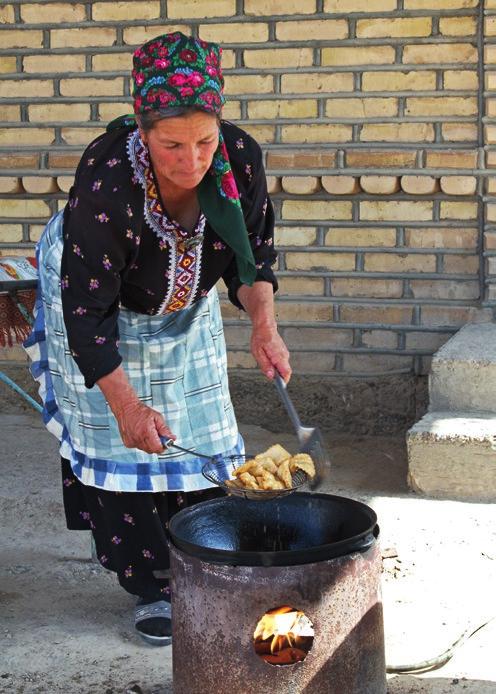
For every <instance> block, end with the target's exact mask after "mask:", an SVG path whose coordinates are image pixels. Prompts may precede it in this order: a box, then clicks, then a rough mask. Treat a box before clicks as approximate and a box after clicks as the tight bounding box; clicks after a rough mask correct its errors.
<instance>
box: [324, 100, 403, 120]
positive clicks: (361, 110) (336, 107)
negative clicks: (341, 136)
mask: <svg viewBox="0 0 496 694" xmlns="http://www.w3.org/2000/svg"><path fill="white" fill-rule="evenodd" d="M396 115H398V99H394V98H384V99H383V98H375V97H370V96H369V97H367V98H365V99H355V98H350V99H328V100H327V101H326V116H328V117H329V118H358V119H363V118H374V117H375V118H376V117H377V116H383V117H387V116H396Z"/></svg>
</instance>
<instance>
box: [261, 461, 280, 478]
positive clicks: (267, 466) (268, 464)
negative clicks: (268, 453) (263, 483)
mask: <svg viewBox="0 0 496 694" xmlns="http://www.w3.org/2000/svg"><path fill="white" fill-rule="evenodd" d="M257 463H258V466H259V467H260V468H263V469H264V470H268V471H269V472H271V473H272V474H273V475H275V474H276V472H277V465H276V464H275V463H274V461H273V460H272V458H260V459H258V458H257Z"/></svg>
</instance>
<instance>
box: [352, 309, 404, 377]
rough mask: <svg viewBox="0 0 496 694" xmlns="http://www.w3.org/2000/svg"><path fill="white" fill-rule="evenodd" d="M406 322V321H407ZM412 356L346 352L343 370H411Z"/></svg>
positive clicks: (362, 371)
mask: <svg viewBox="0 0 496 694" xmlns="http://www.w3.org/2000/svg"><path fill="white" fill-rule="evenodd" d="M405 322H406V321H405ZM412 362H413V360H412V357H405V356H400V355H396V354H345V355H343V371H345V372H349V373H355V374H362V375H367V374H375V373H378V374H383V373H384V372H385V371H396V370H400V369H401V370H402V371H410V370H411V369H412Z"/></svg>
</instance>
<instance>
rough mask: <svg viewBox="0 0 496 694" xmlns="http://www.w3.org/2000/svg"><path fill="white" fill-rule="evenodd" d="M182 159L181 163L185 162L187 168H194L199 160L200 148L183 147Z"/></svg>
mask: <svg viewBox="0 0 496 694" xmlns="http://www.w3.org/2000/svg"><path fill="white" fill-rule="evenodd" d="M182 160H183V164H185V165H186V166H187V168H188V169H195V168H196V165H197V163H198V162H199V160H200V149H199V148H198V147H189V148H188V149H185V150H184V152H183V158H182Z"/></svg>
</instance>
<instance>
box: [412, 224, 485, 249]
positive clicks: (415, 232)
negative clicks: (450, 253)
mask: <svg viewBox="0 0 496 694" xmlns="http://www.w3.org/2000/svg"><path fill="white" fill-rule="evenodd" d="M477 238H478V231H477V229H470V228H467V229H458V228H456V227H454V228H451V229H450V228H449V227H429V228H422V229H405V244H406V245H407V246H409V247H410V248H476V247H477Z"/></svg>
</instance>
